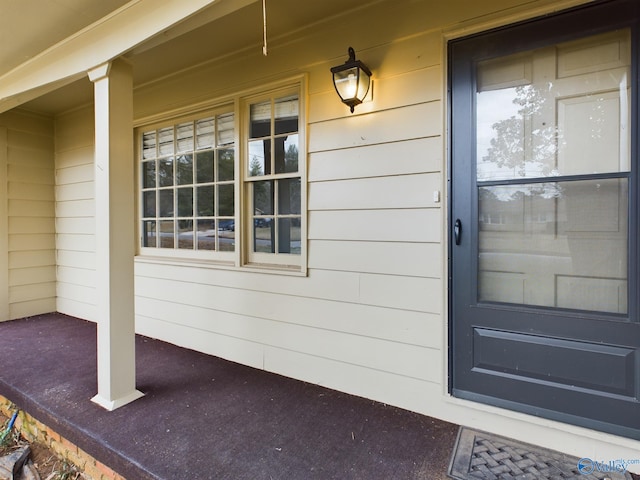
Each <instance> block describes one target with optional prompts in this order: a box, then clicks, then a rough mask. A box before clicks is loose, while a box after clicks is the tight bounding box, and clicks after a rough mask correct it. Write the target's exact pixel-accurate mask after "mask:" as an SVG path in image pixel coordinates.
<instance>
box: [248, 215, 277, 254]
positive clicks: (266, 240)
mask: <svg viewBox="0 0 640 480" xmlns="http://www.w3.org/2000/svg"><path fill="white" fill-rule="evenodd" d="M275 245H276V242H275V222H274V221H273V219H271V218H256V219H254V221H253V251H254V252H262V253H275V251H276V250H275Z"/></svg>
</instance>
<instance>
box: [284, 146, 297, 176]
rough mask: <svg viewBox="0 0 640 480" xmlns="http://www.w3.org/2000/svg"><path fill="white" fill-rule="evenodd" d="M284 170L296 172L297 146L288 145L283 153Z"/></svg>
mask: <svg viewBox="0 0 640 480" xmlns="http://www.w3.org/2000/svg"><path fill="white" fill-rule="evenodd" d="M284 171H285V172H297V171H298V146H297V145H289V147H288V148H287V151H286V152H285V154H284Z"/></svg>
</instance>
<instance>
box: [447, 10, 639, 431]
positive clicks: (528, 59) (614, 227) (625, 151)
mask: <svg viewBox="0 0 640 480" xmlns="http://www.w3.org/2000/svg"><path fill="white" fill-rule="evenodd" d="M637 18H638V6H637V2H635V1H630V0H629V1H627V0H622V1H611V2H604V3H598V4H596V5H590V6H588V7H584V8H581V9H576V10H572V11H568V12H564V13H562V14H559V15H556V16H552V17H546V18H544V19H539V20H535V21H531V22H527V23H523V24H519V25H516V26H513V27H510V28H505V29H500V30H497V31H492V32H488V33H486V34H483V35H477V36H474V37H471V38H465V39H461V40H459V41H455V42H452V43H451V44H450V45H449V47H450V49H449V50H450V58H449V59H450V91H451V97H450V101H451V154H452V156H451V172H452V176H451V181H452V187H451V188H452V189H451V193H452V195H451V218H450V223H451V245H450V251H451V265H450V268H451V269H450V271H451V281H450V291H451V301H450V311H451V315H452V322H451V325H452V331H451V346H452V348H451V352H452V355H451V373H452V376H451V391H452V393H453V395H455V396H458V397H461V398H467V399H471V400H475V401H480V402H485V403H489V404H493V405H498V406H503V407H506V408H510V409H515V410H519V411H524V412H527V413H531V414H535V415H539V416H542V417H546V418H553V419H558V420H561V421H564V422H569V423H574V424H579V425H583V426H588V427H590V428H595V429H598V430H604V431H610V432H613V433H616V434H619V435H624V436H629V437H633V438H640V403H639V402H638V399H639V398H640V397H639V393H640V392H639V382H638V375H639V371H640V370H639V365H640V355H639V353H640V351H639V350H640V324H639V323H638V320H639V318H638V284H637V278H638V241H637V240H638V235H637V230H638V221H637V216H638V212H639V209H638V193H637V190H638V189H637V184H638V181H637V173H636V171H637V158H636V156H637V155H636V154H637V138H638V121H637V115H638V89H637V81H638V78H637V71H636V70H637V64H638V62H637V55H638V52H637V43H638V38H637V37H638V32H637Z"/></svg>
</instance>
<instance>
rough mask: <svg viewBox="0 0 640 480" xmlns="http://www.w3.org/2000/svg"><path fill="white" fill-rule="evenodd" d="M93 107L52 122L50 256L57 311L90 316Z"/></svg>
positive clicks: (92, 317)
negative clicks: (52, 257)
mask: <svg viewBox="0 0 640 480" xmlns="http://www.w3.org/2000/svg"><path fill="white" fill-rule="evenodd" d="M93 124H94V116H93V108H92V107H88V108H84V109H81V110H77V111H73V112H70V113H67V114H64V115H61V116H59V117H57V118H56V162H55V165H56V255H57V269H58V270H57V278H58V288H57V295H58V299H57V302H58V307H57V308H58V311H59V312H62V313H66V314H68V315H74V316H77V317H80V318H84V319H87V320H94V321H95V318H96V314H95V309H96V306H95V302H96V300H95V218H94V215H95V203H94V185H93V176H94V173H93V168H94V167H93V148H94V147H93V138H94V127H93Z"/></svg>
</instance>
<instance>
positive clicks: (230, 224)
mask: <svg viewBox="0 0 640 480" xmlns="http://www.w3.org/2000/svg"><path fill="white" fill-rule="evenodd" d="M235 229H236V224H235V221H234V220H218V230H229V231H231V232H233V231H235Z"/></svg>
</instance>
